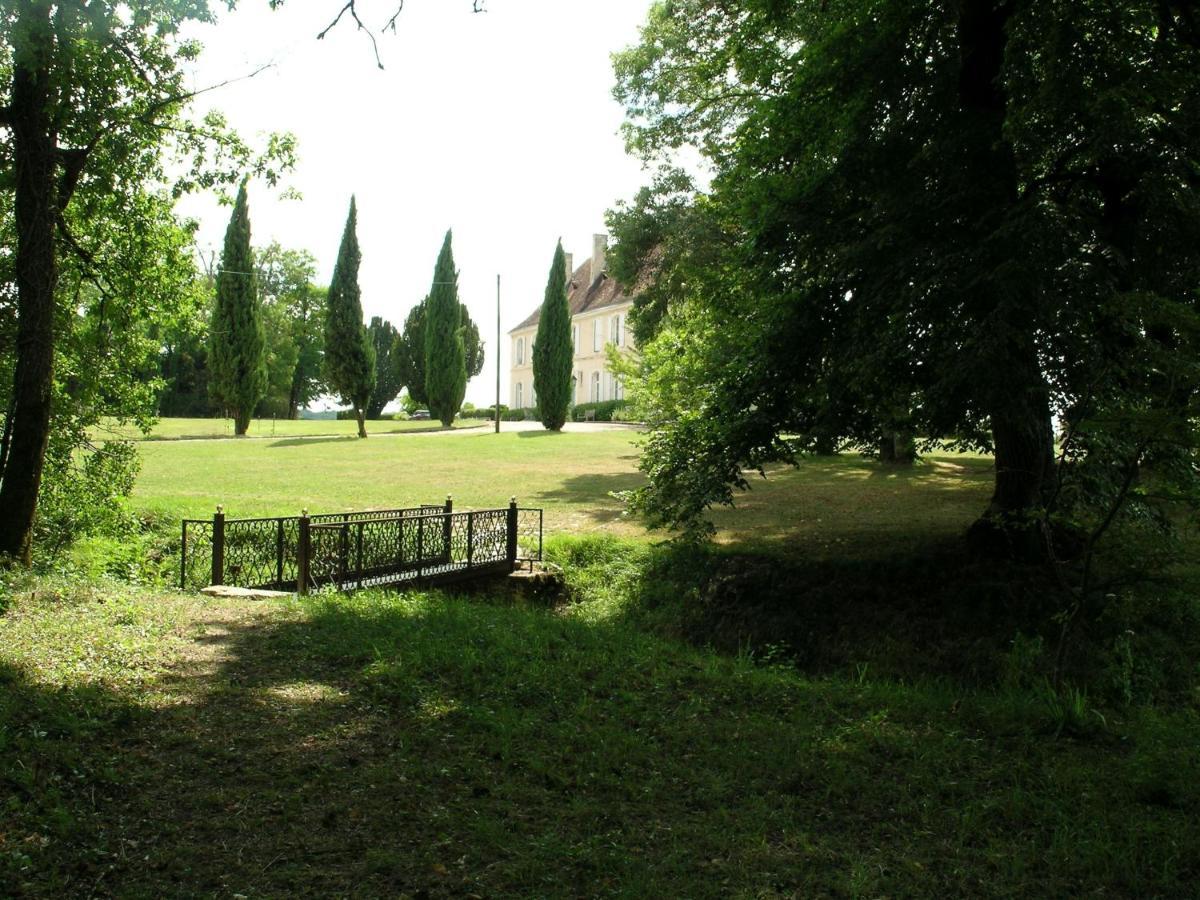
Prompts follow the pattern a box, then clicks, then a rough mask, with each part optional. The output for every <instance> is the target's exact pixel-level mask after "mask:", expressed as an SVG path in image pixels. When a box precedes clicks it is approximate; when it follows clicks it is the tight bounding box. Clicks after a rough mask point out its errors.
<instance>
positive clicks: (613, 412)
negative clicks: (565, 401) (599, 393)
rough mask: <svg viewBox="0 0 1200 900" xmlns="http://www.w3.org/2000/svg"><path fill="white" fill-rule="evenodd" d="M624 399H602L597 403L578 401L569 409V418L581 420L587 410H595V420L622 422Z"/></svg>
mask: <svg viewBox="0 0 1200 900" xmlns="http://www.w3.org/2000/svg"><path fill="white" fill-rule="evenodd" d="M628 405H629V404H628V402H626V401H625V400H602V401H600V402H599V403H580V404H579V405H578V406H576V407H575V408H574V409H572V410H571V419H572V421H575V422H582V421H584V420H585V419H586V418H587V413H588V410H592V411H594V412H595V417H594V421H596V422H624V421H626V420H625V417H624V416H623V415H621V413H622V411H623V410H624V409H625V408H626V407H627V406H628Z"/></svg>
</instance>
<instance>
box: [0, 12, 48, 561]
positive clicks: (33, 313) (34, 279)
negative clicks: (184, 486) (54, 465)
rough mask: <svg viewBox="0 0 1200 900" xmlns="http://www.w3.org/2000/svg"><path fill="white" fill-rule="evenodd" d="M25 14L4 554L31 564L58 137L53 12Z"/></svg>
mask: <svg viewBox="0 0 1200 900" xmlns="http://www.w3.org/2000/svg"><path fill="white" fill-rule="evenodd" d="M20 16H21V18H20V22H19V24H18V32H17V33H18V34H20V35H21V36H22V38H23V40H22V41H20V42H19V43H18V45H17V46H16V48H15V53H14V59H13V86H12V100H11V103H10V105H9V110H8V115H9V124H10V126H11V128H12V132H13V166H14V169H15V172H16V201H15V207H14V212H15V219H16V225H17V248H16V260H15V261H16V277H17V317H18V320H17V361H16V370H15V374H14V378H13V405H12V435H11V441H10V444H9V448H8V459H7V461H6V465H5V470H4V480H3V482H2V483H0V556H2V555H9V556H11V557H14V558H15V559H17V560H19V561H22V562H24V563H26V564H28V563H29V561H30V548H31V538H32V533H33V522H34V516H35V514H36V511H37V498H38V489H39V488H40V487H41V483H42V469H43V466H44V465H45V459H46V444H47V441H48V439H49V436H50V398H51V393H52V388H53V384H54V289H55V285H56V282H57V280H58V268H57V263H56V259H55V246H54V241H55V214H56V208H57V192H56V190H55V187H56V185H55V165H56V153H57V134H56V133H55V128H54V124H53V122H52V120H51V116H50V108H51V93H50V92H51V89H52V88H51V81H50V63H51V58H52V56H53V35H52V32H51V25H50V6H49V4H48V3H45V2H26V3H25V4H22V8H21V14H20Z"/></svg>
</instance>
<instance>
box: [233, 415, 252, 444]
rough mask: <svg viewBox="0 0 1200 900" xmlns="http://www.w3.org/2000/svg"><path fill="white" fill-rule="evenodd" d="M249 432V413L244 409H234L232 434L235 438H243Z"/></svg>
mask: <svg viewBox="0 0 1200 900" xmlns="http://www.w3.org/2000/svg"><path fill="white" fill-rule="evenodd" d="M249 430H250V411H249V410H244V409H236V410H234V412H233V434H234V436H235V437H243V436H244V435H245V434H246V432H247V431H249Z"/></svg>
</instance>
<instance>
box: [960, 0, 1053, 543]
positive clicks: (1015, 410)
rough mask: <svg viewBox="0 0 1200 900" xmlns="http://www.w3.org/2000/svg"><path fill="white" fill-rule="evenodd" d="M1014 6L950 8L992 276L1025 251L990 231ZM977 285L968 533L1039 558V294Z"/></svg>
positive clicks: (1005, 178) (1042, 402) (989, 3)
mask: <svg viewBox="0 0 1200 900" xmlns="http://www.w3.org/2000/svg"><path fill="white" fill-rule="evenodd" d="M1019 2H1020V0H1002V2H994V0H978V2H972V3H964V4H962V5H961V7H960V9H959V14H958V15H959V19H958V29H957V37H958V42H959V55H960V68H959V80H958V91H959V101H960V104H961V109H962V114H963V115H962V119H961V123H960V127H961V133H962V139H963V143H964V149H965V159H966V161H967V165H968V166H969V167H970V171H971V173H972V179H973V180H972V196H971V197H970V198H969V203H970V204H971V205H973V206H974V207H975V209H976V210H977V211H978V213H979V215H980V218H981V219H982V220H983V221H982V223H981V227H980V231H979V234H978V236H977V241H978V245H979V248H980V249H981V250H983V252H985V253H986V254H987V256H986V257H984V258H983V260H982V261H983V262H984V263H985V264H988V265H991V267H992V268H993V270H994V271H996V272H1000V271H1003V270H1005V269H1006V268H1008V266H1007V263H1008V262H1009V261H1010V260H1013V259H1018V260H1019V259H1020V258H1022V255H1023V253H1024V252H1025V251H1026V249H1027V248H1024V247H1022V246H1020V245H1019V238H1009V239H1004V240H1000V239H998V234H997V232H995V231H994V229H996V228H1000V227H1003V225H1002V224H1001V223H1003V221H1004V218H1005V216H1006V214H1007V213H1009V212H1011V211H1013V210H1015V209H1016V206H1017V203H1018V202H1019V200H1018V197H1019V190H1018V183H1017V181H1018V179H1017V161H1016V155H1015V153H1014V151H1013V147H1012V144H1011V143H1010V142H1009V140H1008V138H1007V136H1006V134H1005V131H1004V123H1005V117H1006V114H1007V104H1008V99H1007V96H1006V95H1005V92H1004V83H1003V67H1004V55H1005V52H1006V50H1007V41H1008V34H1007V27H1008V22H1009V20H1010V19H1011V18H1012V16H1013V15H1014V13H1015V11H1016V9H1017V6H1018V5H1019ZM968 208H969V207H968ZM984 248H986V249H984ZM996 277H997V278H1000V277H1002V276H999V275H997V276H996ZM981 291H982V293H983V296H984V297H985V298H986V300H987V301H989V302H990V308H989V309H988V311H987V315H986V316H984V317H982V318H981V322H980V327H981V328H986V329H988V331H989V334H988V337H987V340H986V341H984V342H982V343H983V346H985V347H987V351H986V352H985V353H984V354H983V355H981V356H980V357H979V359H978V360H977V363H978V365H979V376H978V378H979V382H980V384H981V385H983V386H984V390H983V392H982V398H981V399H982V400H983V403H984V406H985V408H986V409H987V411H988V415H989V417H990V419H991V426H992V441H993V446H994V449H995V460H996V481H995V488H994V490H993V492H992V499H991V502H990V503H989V504H988V508H987V509H986V510H985V512H984V514H983V516H982V517H980V519H978V520H977V521H976V522H975V523H974V524H973V525H972V526H971V529H970V532H969V538H970V540H971V543H972V545H973V546H975V547H976V548H977V549H979V550H983V551H985V552H989V553H1001V554H1004V555H1010V556H1017V557H1021V558H1041V557H1042V556H1044V554H1045V547H1044V539H1043V537H1042V534H1041V529H1040V523H1039V522H1038V521H1037V513H1038V512H1039V511H1040V510H1041V508H1042V506H1043V504H1044V502H1045V500H1046V493H1047V489H1048V488H1049V486H1050V485H1051V483H1052V481H1053V470H1054V438H1053V432H1052V429H1051V423H1050V395H1049V390H1048V389H1047V386H1046V380H1045V376H1044V375H1043V373H1042V370H1041V367H1040V365H1039V363H1038V357H1037V346H1036V343H1035V337H1034V331H1033V329H1034V328H1035V324H1034V321H1035V307H1036V297H1037V292H1036V290H1035V289H1033V288H1031V287H1030V286H1028V285H1025V284H1022V283H1021V282H1020V280H1019V276H1018V279H1017V280H1013V281H1010V283H1003V282H995V283H991V284H989V285H987V286H985V287H983V288H981Z"/></svg>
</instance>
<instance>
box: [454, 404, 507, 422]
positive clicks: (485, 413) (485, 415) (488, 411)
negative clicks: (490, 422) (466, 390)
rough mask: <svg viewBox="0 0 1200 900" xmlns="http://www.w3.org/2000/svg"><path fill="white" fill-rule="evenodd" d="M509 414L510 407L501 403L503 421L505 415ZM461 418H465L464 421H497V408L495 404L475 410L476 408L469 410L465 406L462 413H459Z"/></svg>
mask: <svg viewBox="0 0 1200 900" xmlns="http://www.w3.org/2000/svg"><path fill="white" fill-rule="evenodd" d="M507 412H508V407H507V406H505V405H504V404H503V403H501V404H500V416H501V419H503V417H504V414H505V413H507ZM459 416H460V418H463V419H495V418H496V407H495V404H493V405H492V406H481V407H479V408H478V409H475V408H472V409H467V407H466V405H465V404H464V406H463V408H462V411H461V412H460V413H459Z"/></svg>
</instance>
